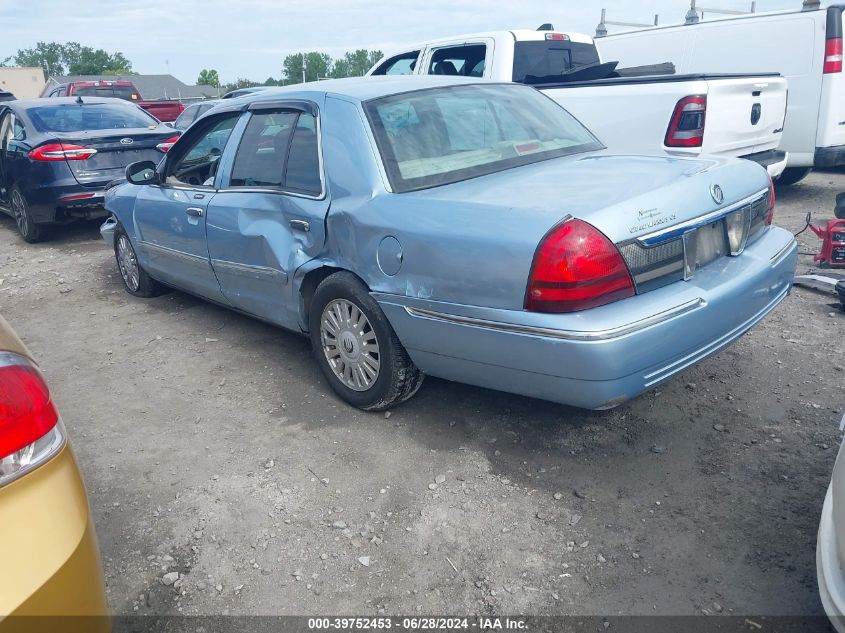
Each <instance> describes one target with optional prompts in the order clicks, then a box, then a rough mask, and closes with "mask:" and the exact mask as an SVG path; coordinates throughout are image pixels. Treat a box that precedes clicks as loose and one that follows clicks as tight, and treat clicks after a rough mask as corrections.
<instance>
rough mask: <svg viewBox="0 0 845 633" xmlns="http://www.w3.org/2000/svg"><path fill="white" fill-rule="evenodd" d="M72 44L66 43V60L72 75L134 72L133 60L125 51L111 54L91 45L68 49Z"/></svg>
mask: <svg viewBox="0 0 845 633" xmlns="http://www.w3.org/2000/svg"><path fill="white" fill-rule="evenodd" d="M71 44H75V43H74V42H71ZM71 44H66V45H65V60H66V61H67V63H68V72H69V73H70V74H71V75H121V74H129V73H131V72H132V62H130V61H129V60H128V59H126V57H124V56H123V53H114V54H109V53H108V52H106V51H104V50H103V49H101V48H98V49H96V50H94V49H93V48H91V47H90V46H81V47H79V48H78V49H75V50H74V49H68V48H67V47H69V46H71ZM76 46H79V45H78V44H76Z"/></svg>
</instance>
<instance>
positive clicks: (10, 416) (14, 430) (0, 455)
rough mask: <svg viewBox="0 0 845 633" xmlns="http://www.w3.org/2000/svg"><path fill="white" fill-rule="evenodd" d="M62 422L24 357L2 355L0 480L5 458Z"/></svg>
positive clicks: (33, 368)
mask: <svg viewBox="0 0 845 633" xmlns="http://www.w3.org/2000/svg"><path fill="white" fill-rule="evenodd" d="M58 421H59V415H58V414H57V413H56V409H55V407H53V403H52V401H51V400H50V391H49V389H48V388H47V384H46V383H45V382H44V379H43V378H42V377H41V373H40V372H39V371H38V370H37V369H36V368H35V367H34V366H33V365H31V364H30V363H29V362H27V361H26V360H25V359H23V358H21V357H20V356H17V355H15V354H8V353H0V479H2V476H3V474H4V473H3V469H2V462H3V460H4V458H7V457H9V456H10V455H12V454H13V453H15V452H17V451H20V450H21V449H23V448H26V447H27V446H29V445H30V444H32V443H34V442H35V441H36V440H38V439H40V438H42V437H44V436H45V435H46V434H47V433H49V432H50V431H51V430H53V427H55V426H56V423H57V422H58Z"/></svg>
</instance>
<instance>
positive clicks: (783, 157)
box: [740, 149, 789, 179]
mask: <svg viewBox="0 0 845 633" xmlns="http://www.w3.org/2000/svg"><path fill="white" fill-rule="evenodd" d="M740 158H744V159H745V160H750V161H754V162H755V163H757V164H758V165H760V166H762V167H765V168H766V171H767V172H769V177H770V178H772V179H774V178H777V177H778V176H780V175H781V174H782V173H783V170H784V169H786V163H787V161H788V159H789V154H787V152H781V151H778V150H775V149H770V150H768V151H765V152H757V153H756V154H748V155H747V156H740Z"/></svg>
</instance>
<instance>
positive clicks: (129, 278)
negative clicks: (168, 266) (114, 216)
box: [114, 226, 164, 297]
mask: <svg viewBox="0 0 845 633" xmlns="http://www.w3.org/2000/svg"><path fill="white" fill-rule="evenodd" d="M114 257H115V259H116V260H117V268H118V270H119V271H120V278H121V279H122V280H123V287H124V288H125V289H126V292H128V293H129V294H131V295H135V296H136V297H155V296H157V295H160V294H161V293H162V292H163V291H164V286H162V285H161V284H160V283H159V282H157V281H156V280H155V279H153V278H152V277H150V276H149V275H148V274H147V271H145V270H144V269H143V268H141V264H140V263H138V256H137V255H136V254H135V248H134V247H133V246H132V242H130V241H129V236H128V235H126V231H124V230H123V227H121V226H118V227H117V229H116V230H115V232H114Z"/></svg>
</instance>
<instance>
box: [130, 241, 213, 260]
mask: <svg viewBox="0 0 845 633" xmlns="http://www.w3.org/2000/svg"><path fill="white" fill-rule="evenodd" d="M139 245H140V246H141V247H142V248H146V249H147V250H148V251H158V252H159V253H160V254H162V255H170V256H172V257H177V258H179V259H183V260H185V261H188V262H191V263H192V264H196V263H199V262H202V263H204V264H208V258H207V257H203V256H202V255H194V254H193V253H185V252H183V251H177V250H176V249H175V248H168V247H167V246H161V245H160V244H153V243H152V242H145V241H143V240H142V241H140V242H139Z"/></svg>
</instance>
